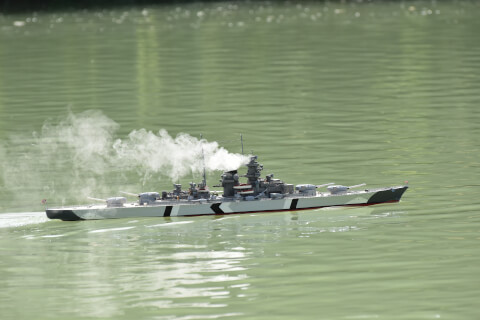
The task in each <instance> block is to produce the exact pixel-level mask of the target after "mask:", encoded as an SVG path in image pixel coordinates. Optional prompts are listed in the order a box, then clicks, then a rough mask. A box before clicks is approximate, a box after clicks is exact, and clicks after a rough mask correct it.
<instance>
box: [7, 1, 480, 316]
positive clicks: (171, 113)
mask: <svg viewBox="0 0 480 320" xmlns="http://www.w3.org/2000/svg"><path fill="white" fill-rule="evenodd" d="M479 18H480V7H479V5H478V3H476V2H469V1H455V2H453V1H452V2H450V1H442V2H427V1H418V2H408V3H397V2H379V3H363V2H349V3H318V4H316V3H308V4H305V3H274V4H272V3H266V2H265V3H264V2H258V3H257V2H255V3H248V4H246V3H235V4H234V3H211V4H182V5H171V6H158V7H155V6H151V7H145V8H142V7H137V8H128V7H125V8H121V9H108V10H87V11H69V12H55V13H31V14H17V15H0V159H1V164H0V168H1V170H0V212H2V213H0V248H1V249H0V255H1V258H0V274H1V276H0V286H1V287H2V290H1V293H0V310H1V311H0V315H1V318H2V319H31V318H41V319H99V318H100V319H101V318H116V319H132V318H141V319H245V318H247V319H272V318H275V319H292V318H296V319H319V318H322V319H323V318H324V319H475V318H477V317H478V311H477V308H476V307H475V306H476V304H477V300H478V295H479V289H478V288H479V287H480V283H479V279H480V273H479V271H478V267H477V266H478V264H479V262H480V261H479V258H478V257H479V254H478V253H479V249H478V248H479V241H480V233H479V228H478V226H479V223H480V221H479V220H480V218H479V216H478V212H479V209H480V200H479V199H478V194H479V186H480V184H479V183H478V181H477V180H478V177H479V174H480V171H479V168H480V163H479V160H478V159H479V156H480V153H479V143H478V136H479V135H480V125H479V124H480V111H479V109H478V105H479V102H480V95H479V92H480V84H479V83H480V82H479V81H478V79H479V78H480V59H479V58H478V57H479V55H478V52H480V40H479V38H478V32H477V31H478V30H479V28H480V22H479V21H480V19H479ZM92 110H93V111H92ZM142 128H143V129H145V130H146V131H145V132H148V131H152V134H157V133H158V131H159V130H160V129H165V130H167V131H168V133H169V134H170V135H172V136H173V137H175V136H176V135H177V134H178V133H180V132H185V133H188V134H190V135H191V136H193V137H199V136H200V134H203V137H204V138H206V139H207V140H208V141H218V142H219V144H220V146H223V147H225V148H226V149H227V150H228V151H230V152H232V153H239V152H241V146H240V143H239V135H240V134H243V137H244V147H245V152H248V153H250V152H252V151H253V153H256V154H258V155H259V160H260V162H261V163H263V164H264V166H265V171H264V172H265V173H266V174H267V173H271V172H274V173H275V177H277V178H280V179H283V180H285V181H287V182H290V183H295V184H298V183H316V184H320V183H327V182H336V183H341V184H345V185H353V184H358V183H362V182H366V183H367V184H368V185H369V186H371V187H374V186H383V185H398V184H402V183H404V181H406V180H408V181H409V185H410V189H409V190H408V191H407V193H406V194H405V195H404V198H403V200H402V201H401V202H400V203H398V204H393V205H380V206H375V207H369V208H346V209H322V210H312V211H301V212H290V213H269V214H246V215H238V216H225V217H221V216H219V217H197V218H170V219H166V218H161V219H144V218H139V219H119V220H110V221H82V222H61V221H48V220H47V219H46V218H45V216H44V213H43V212H42V210H43V209H44V208H43V207H42V204H41V200H42V199H47V201H48V205H60V204H63V203H68V204H78V203H84V202H85V201H87V200H86V195H90V196H94V197H108V196H113V195H118V192H119V191H121V190H124V191H130V192H141V191H161V190H164V189H170V188H171V183H172V181H171V180H172V179H170V178H169V176H168V174H166V173H165V172H154V171H151V170H150V171H149V170H147V169H146V167H145V166H141V165H139V164H138V163H133V164H130V163H124V164H120V163H118V162H115V165H112V163H114V162H112V161H110V157H111V156H112V154H111V150H113V149H112V148H113V146H114V145H115V143H116V142H117V141H119V140H118V139H121V140H120V141H128V139H130V137H132V136H134V137H135V136H136V134H138V132H139V131H138V130H141V129H142ZM134 130H137V131H134ZM132 132H134V133H132ZM117 143H118V142H117ZM138 143H139V144H140V145H142V146H144V147H145V148H147V149H148V148H149V147H150V148H151V147H152V143H150V142H148V141H138ZM155 160H156V159H152V163H154V162H155ZM220 173H221V172H219V171H216V172H209V173H208V177H207V178H208V181H209V183H210V184H211V185H212V184H214V183H215V182H216V181H217V179H218V176H219V174H220ZM199 178H200V176H199V174H198V173H194V174H188V175H186V176H183V177H181V178H178V181H173V182H181V183H182V184H184V185H187V183H188V182H189V181H191V180H192V179H199Z"/></svg>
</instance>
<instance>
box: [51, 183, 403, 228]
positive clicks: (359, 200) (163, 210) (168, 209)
mask: <svg viewBox="0 0 480 320" xmlns="http://www.w3.org/2000/svg"><path fill="white" fill-rule="evenodd" d="M407 188H408V186H398V187H389V188H381V189H370V190H361V191H348V192H344V193H340V194H330V193H317V194H316V195H315V196H299V195H298V194H294V195H291V196H285V197H283V198H281V199H272V198H266V199H255V200H251V201H248V200H232V199H225V198H224V199H220V200H218V199H217V200H203V201H198V200H194V201H188V200H179V201H175V200H169V201H163V200H160V201H157V202H156V203H154V204H149V205H140V204H138V203H127V204H125V205H123V206H121V207H107V206H106V205H87V206H75V207H62V208H51V209H47V210H46V213H47V217H48V218H50V219H60V220H64V221H75V220H97V219H118V218H137V217H177V216H202V215H225V214H241V213H253V212H273V211H295V210H307V209H316V208H324V207H335V206H368V205H374V204H379V203H389V202H398V201H400V198H401V197H402V195H403V193H404V192H405V191H406V190H407Z"/></svg>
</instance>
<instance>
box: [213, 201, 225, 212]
mask: <svg viewBox="0 0 480 320" xmlns="http://www.w3.org/2000/svg"><path fill="white" fill-rule="evenodd" d="M221 204H222V203H214V204H212V205H211V206H210V209H212V210H213V212H215V214H224V213H225V212H223V210H222V209H220V205H221Z"/></svg>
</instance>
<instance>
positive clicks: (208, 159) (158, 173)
mask: <svg viewBox="0 0 480 320" xmlns="http://www.w3.org/2000/svg"><path fill="white" fill-rule="evenodd" d="M118 129H119V125H118V124H117V123H116V122H115V121H113V120H112V119H110V118H108V117H107V116H105V115H104V114H102V113H101V112H99V111H86V112H83V113H80V114H73V113H70V114H69V115H68V116H67V117H66V118H64V119H62V120H60V121H58V122H56V123H54V122H51V121H50V122H47V123H45V124H44V125H43V127H42V129H41V131H40V132H38V133H37V132H34V133H33V136H32V137H25V136H15V137H10V139H9V141H8V142H4V143H2V144H3V145H4V146H3V148H2V146H1V145H0V155H1V156H2V159H3V161H2V164H1V167H0V168H1V169H2V171H1V174H0V178H1V177H2V176H3V186H2V187H3V189H5V190H9V192H10V193H11V194H12V199H13V201H20V200H21V199H19V198H23V199H22V201H25V198H24V195H25V194H27V193H28V194H29V195H31V196H32V197H34V200H35V201H39V199H41V198H43V197H50V198H54V199H56V201H55V202H56V203H57V204H58V202H65V203H69V202H71V201H80V200H82V201H85V198H86V197H87V196H92V195H105V196H108V195H112V194H111V193H112V192H118V190H122V189H120V188H124V186H129V185H130V186H132V185H135V186H138V185H151V184H152V183H151V180H154V181H155V182H158V181H160V180H162V179H165V178H167V179H168V180H170V181H178V180H179V179H181V178H182V177H186V176H191V175H192V174H193V175H198V174H200V173H201V172H202V170H203V165H205V168H206V170H207V171H209V172H211V171H215V170H221V171H224V170H234V169H238V168H239V167H240V166H241V165H242V164H245V163H247V162H248V157H247V156H244V155H241V154H235V153H230V152H229V151H228V150H226V149H225V148H222V147H220V146H219V145H218V143H217V142H209V141H207V140H205V139H199V138H196V137H193V136H190V135H188V134H186V133H180V134H178V135H177V136H176V137H172V136H170V135H169V134H168V132H167V131H166V130H164V129H160V130H159V131H158V133H155V132H152V131H147V130H145V129H140V130H134V131H132V132H130V134H128V136H126V137H124V138H118V137H116V132H117V130H118ZM132 180H134V181H132Z"/></svg>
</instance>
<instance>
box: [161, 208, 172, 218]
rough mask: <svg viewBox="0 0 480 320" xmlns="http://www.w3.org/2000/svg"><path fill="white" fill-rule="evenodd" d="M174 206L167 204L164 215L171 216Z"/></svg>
mask: <svg viewBox="0 0 480 320" xmlns="http://www.w3.org/2000/svg"><path fill="white" fill-rule="evenodd" d="M172 207H173V206H167V207H166V208H165V213H164V214H163V216H164V217H170V215H171V214H172Z"/></svg>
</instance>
